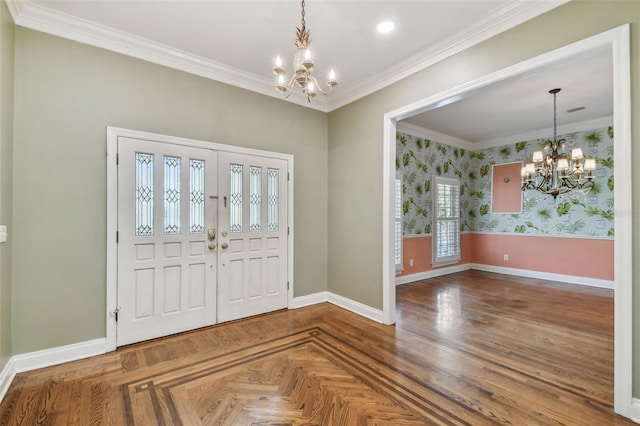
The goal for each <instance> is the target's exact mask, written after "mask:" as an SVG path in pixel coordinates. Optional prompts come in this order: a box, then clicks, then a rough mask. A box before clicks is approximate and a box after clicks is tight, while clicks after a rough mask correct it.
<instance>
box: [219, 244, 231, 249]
mask: <svg viewBox="0 0 640 426" xmlns="http://www.w3.org/2000/svg"><path fill="white" fill-rule="evenodd" d="M220 248H222V249H223V250H224V249H227V248H229V244H227V243H222V244H220Z"/></svg>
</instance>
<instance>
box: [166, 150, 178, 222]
mask: <svg viewBox="0 0 640 426" xmlns="http://www.w3.org/2000/svg"><path fill="white" fill-rule="evenodd" d="M164 233H165V235H179V234H180V158H178V157H170V156H168V155H165V157H164Z"/></svg>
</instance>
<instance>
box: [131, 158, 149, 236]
mask: <svg viewBox="0 0 640 426" xmlns="http://www.w3.org/2000/svg"><path fill="white" fill-rule="evenodd" d="M135 231H136V235H138V236H149V235H153V154H145V153H142V152H136V229H135Z"/></svg>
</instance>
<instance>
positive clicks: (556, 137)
mask: <svg viewBox="0 0 640 426" xmlns="http://www.w3.org/2000/svg"><path fill="white" fill-rule="evenodd" d="M556 96H558V92H555V93H554V94H553V142H554V143H556V141H557V140H558V135H557V132H556V123H557V122H558V106H557V101H556Z"/></svg>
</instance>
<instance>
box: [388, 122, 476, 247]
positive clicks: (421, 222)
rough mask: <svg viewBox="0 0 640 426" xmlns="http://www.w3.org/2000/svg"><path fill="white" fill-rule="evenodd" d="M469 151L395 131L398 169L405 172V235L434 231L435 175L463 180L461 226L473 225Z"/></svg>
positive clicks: (461, 185)
mask: <svg viewBox="0 0 640 426" xmlns="http://www.w3.org/2000/svg"><path fill="white" fill-rule="evenodd" d="M470 164H471V162H470V156H469V151H466V150H464V149H460V148H455V147H452V146H449V145H445V144H442V143H439V142H434V141H431V140H429V139H424V138H419V137H415V136H411V135H408V134H404V133H398V134H397V135H396V171H398V172H401V173H402V212H403V221H402V230H403V234H404V235H415V234H431V226H432V216H431V209H432V198H431V197H432V195H431V178H432V176H442V177H448V178H454V179H458V180H459V181H460V215H461V220H460V230H461V231H469V230H471V229H472V227H471V220H470V218H469V216H468V213H469V211H470V207H471V206H470V203H469V194H470V193H471V190H470V188H471V183H472V182H473V181H472V180H471V179H470V178H469V176H468V175H469V174H470V173H472V171H471V170H470Z"/></svg>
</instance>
